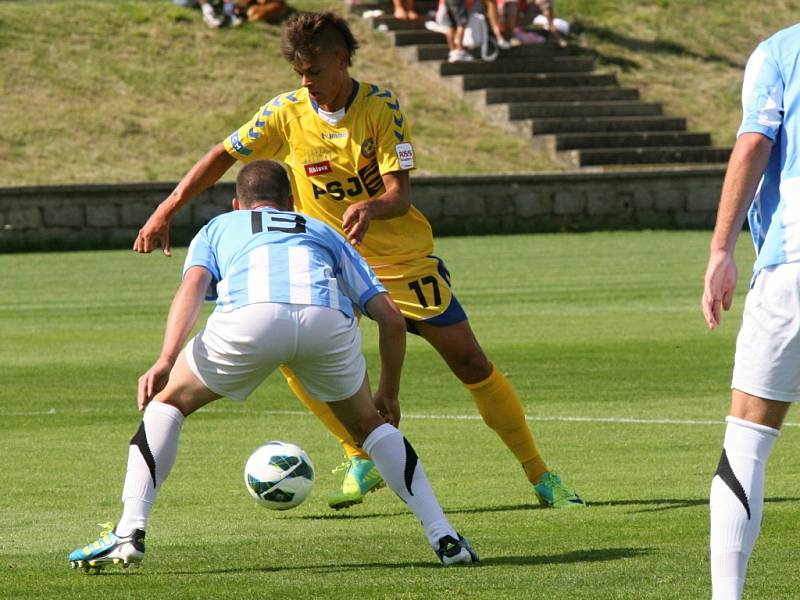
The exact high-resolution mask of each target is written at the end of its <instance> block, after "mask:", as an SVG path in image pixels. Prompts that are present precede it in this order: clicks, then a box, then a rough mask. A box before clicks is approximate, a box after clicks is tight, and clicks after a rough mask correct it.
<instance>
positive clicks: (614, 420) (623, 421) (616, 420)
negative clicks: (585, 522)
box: [0, 407, 800, 427]
mask: <svg viewBox="0 0 800 600" xmlns="http://www.w3.org/2000/svg"><path fill="white" fill-rule="evenodd" d="M200 411H201V412H207V413H212V414H213V413H220V414H239V415H254V414H256V415H258V414H261V415H281V416H292V417H310V416H312V415H311V413H310V412H307V411H303V410H236V409H230V408H215V407H214V408H208V409H201V410H200ZM117 412H119V409H114V408H106V409H101V408H71V409H68V410H61V409H55V408H51V409H50V410H32V411H4V410H0V417H40V416H57V415H67V416H69V415H78V414H108V413H117ZM480 418H481V417H480V416H479V415H429V414H414V413H411V414H404V415H403V419H413V420H420V421H478V420H480ZM526 418H527V420H528V421H534V422H536V421H551V422H552V421H555V422H561V423H611V424H620V425H691V426H694V425H723V424H724V423H725V418H724V416H723V415H720V418H719V419H717V420H697V419H639V418H635V417H581V416H552V417H526ZM783 425H784V427H800V423H791V422H787V423H784V424H783Z"/></svg>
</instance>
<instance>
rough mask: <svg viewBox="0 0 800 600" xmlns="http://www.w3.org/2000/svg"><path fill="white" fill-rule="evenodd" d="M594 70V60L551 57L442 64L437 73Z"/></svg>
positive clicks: (468, 73) (475, 73)
mask: <svg viewBox="0 0 800 600" xmlns="http://www.w3.org/2000/svg"><path fill="white" fill-rule="evenodd" d="M593 70H594V60H592V59H591V58H588V57H583V56H552V57H549V58H533V57H520V58H503V59H499V58H498V60H496V61H494V62H484V61H479V60H476V61H474V62H456V63H447V62H443V63H442V64H441V65H439V73H440V74H441V75H444V76H448V75H482V74H500V73H588V72H590V71H593Z"/></svg>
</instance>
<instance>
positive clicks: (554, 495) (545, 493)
mask: <svg viewBox="0 0 800 600" xmlns="http://www.w3.org/2000/svg"><path fill="white" fill-rule="evenodd" d="M533 491H534V492H535V493H536V497H537V498H538V499H539V503H540V504H542V505H543V506H547V507H549V508H578V507H581V506H586V502H584V501H583V500H582V499H581V497H580V496H578V494H576V493H575V490H573V489H572V488H571V487H569V486H568V485H567V484H566V483H564V482H563V481H561V477H559V476H558V475H556V474H555V473H553V472H552V471H547V472H546V473H545V474H544V475H542V480H541V481H540V482H539V483H537V484H536V485H534V486H533Z"/></svg>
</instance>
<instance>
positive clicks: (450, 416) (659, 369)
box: [0, 232, 800, 600]
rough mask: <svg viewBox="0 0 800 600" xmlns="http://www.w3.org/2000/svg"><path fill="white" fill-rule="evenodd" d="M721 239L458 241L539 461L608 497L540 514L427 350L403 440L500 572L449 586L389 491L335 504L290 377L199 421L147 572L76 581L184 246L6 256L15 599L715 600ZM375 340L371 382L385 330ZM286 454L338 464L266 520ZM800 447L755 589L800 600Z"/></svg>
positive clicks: (160, 515)
mask: <svg viewBox="0 0 800 600" xmlns="http://www.w3.org/2000/svg"><path fill="white" fill-rule="evenodd" d="M707 241H708V236H707V234H704V233H655V232H643V233H613V234H608V233H598V234H585V235H539V236H513V237H485V238H448V239H444V240H440V241H439V242H438V252H439V254H441V255H442V256H443V257H445V258H446V259H447V260H448V263H449V266H450V268H451V270H452V272H453V273H454V275H455V280H454V284H455V288H456V292H457V294H458V295H459V298H460V299H461V301H462V302H463V304H464V305H465V307H466V308H467V310H468V312H469V314H470V316H471V319H472V322H473V325H474V328H475V330H476V331H477V332H478V335H479V338H480V339H481V340H482V343H483V345H484V347H485V348H486V349H487V351H488V353H489V355H490V356H491V357H492V358H493V360H494V361H495V362H496V364H497V365H498V366H499V367H500V368H501V369H502V370H503V371H504V372H506V373H507V374H508V375H509V377H510V378H511V381H512V382H513V383H514V385H515V386H516V387H517V389H518V390H519V392H520V394H521V395H522V396H523V398H524V402H525V405H526V408H527V413H528V415H529V418H530V421H531V426H532V427H533V429H534V432H535V433H536V435H537V439H538V442H539V444H540V446H541V448H542V450H543V452H544V455H545V457H546V458H547V459H548V460H549V462H550V463H551V464H552V465H553V466H555V468H557V469H559V470H560V471H561V472H562V473H563V474H564V475H565V477H566V478H567V479H568V481H570V482H571V483H572V484H573V485H574V486H575V487H576V488H577V489H578V491H579V492H580V493H581V494H582V495H583V496H584V498H586V499H587V500H588V502H589V503H590V504H591V506H590V508H589V509H587V510H578V511H552V510H542V509H539V508H538V506H536V505H535V501H534V498H533V495H532V493H531V490H530V489H529V487H528V485H527V483H526V482H525V480H524V479H523V477H522V475H521V473H520V470H519V467H518V466H516V465H515V464H514V461H513V459H512V457H511V455H510V454H509V453H508V451H507V450H505V448H504V447H502V445H501V444H500V443H499V441H498V440H497V439H496V438H495V437H494V434H492V433H491V432H490V431H489V430H488V429H487V428H486V427H484V426H483V425H482V423H481V422H480V420H478V419H477V417H476V414H477V413H476V410H475V409H474V406H473V405H472V402H471V400H470V399H469V397H468V395H467V393H466V392H465V391H464V390H463V389H462V388H461V386H460V385H458V384H457V383H456V381H455V380H454V378H453V377H452V376H450V374H449V373H448V372H447V371H446V369H445V367H444V366H443V364H442V363H441V361H439V360H437V359H436V358H435V357H434V355H433V353H432V351H431V350H430V349H429V348H428V347H426V346H425V345H423V344H422V343H421V342H420V341H419V340H417V339H412V340H411V343H410V345H409V350H408V356H407V362H406V365H407V366H406V370H405V373H404V380H403V408H404V420H403V422H402V424H401V426H402V429H403V430H404V432H405V433H406V435H407V436H408V437H409V439H410V440H411V441H412V443H414V445H415V446H416V448H417V450H418V452H419V454H420V456H421V458H422V460H423V461H424V463H425V466H426V470H427V471H428V474H429V476H430V478H431V480H432V483H433V485H434V487H435V489H436V490H437V491H438V494H439V496H440V499H441V501H442V503H443V505H444V507H445V509H446V511H447V512H448V513H449V515H450V517H451V519H452V521H453V523H454V524H455V525H456V527H457V528H458V529H459V530H460V531H462V532H463V533H465V534H466V535H468V536H469V537H470V539H471V540H472V541H473V543H474V545H475V547H476V548H477V549H478V550H479V552H480V553H481V554H482V558H483V564H482V565H481V566H479V567H475V568H464V569H452V570H443V569H442V568H440V567H439V566H438V565H437V562H436V559H435V556H434V554H433V553H432V552H431V551H430V550H429V549H428V548H427V547H426V545H425V543H424V539H423V535H422V532H421V529H420V528H419V527H418V525H417V523H416V522H415V521H414V519H413V517H412V516H410V515H409V514H408V513H407V512H406V510H405V507H404V506H403V505H402V503H401V502H400V501H399V500H398V499H397V498H395V497H394V496H393V495H392V494H391V493H390V492H388V491H381V492H380V493H378V494H373V495H371V496H370V497H369V498H368V501H367V502H365V503H364V504H363V505H362V506H359V507H354V508H352V509H351V510H348V511H346V512H342V513H332V512H331V511H330V510H329V509H328V508H327V505H326V503H325V496H326V493H327V492H329V491H330V490H332V489H333V488H334V486H335V485H336V484H337V483H338V481H339V475H338V474H337V475H332V474H330V469H332V468H333V467H334V466H336V465H337V464H338V462H339V461H340V453H339V450H338V448H337V447H336V445H335V443H334V441H333V440H332V438H330V437H329V436H327V435H326V434H325V433H324V431H323V429H322V428H321V426H320V425H319V423H318V422H317V421H316V420H315V419H314V418H312V417H310V416H308V415H307V414H306V413H305V412H304V411H303V409H301V408H300V405H299V403H298V402H297V401H296V400H295V399H294V398H293V397H292V396H291V395H290V394H289V392H288V391H287V388H286V386H285V384H284V383H283V382H282V380H281V379H280V378H279V377H278V376H273V377H272V378H270V379H269V380H268V381H267V382H266V383H265V385H264V386H263V387H262V388H260V389H259V390H258V391H257V392H256V393H255V395H254V396H253V397H251V398H250V400H248V401H247V402H246V403H244V404H238V403H233V402H229V401H227V400H222V401H220V402H218V403H217V404H215V405H212V406H211V407H210V408H208V409H206V410H203V411H202V412H200V413H198V414H197V415H195V416H193V417H191V418H190V419H189V420H188V421H187V423H186V425H185V426H184V429H183V435H182V443H181V449H180V452H179V455H178V460H177V463H176V466H175V468H174V470H173V472H172V475H171V477H170V479H169V480H168V482H167V483H166V485H165V488H164V490H163V493H162V495H161V496H160V498H159V502H158V504H157V507H156V509H155V511H154V514H153V518H152V520H151V524H150V528H149V531H148V543H149V546H148V551H147V556H146V557H145V562H144V564H143V567H142V568H141V569H140V570H138V571H126V572H122V571H119V572H116V571H107V572H106V573H104V574H102V575H100V576H85V575H83V574H82V573H78V572H73V571H71V570H70V569H69V568H68V566H67V562H66V556H67V553H68V552H69V551H71V550H72V549H73V548H74V547H77V546H78V545H80V544H83V543H85V542H87V541H89V540H90V539H93V537H94V536H95V535H96V534H97V532H98V529H97V528H96V527H95V523H99V522H103V521H108V520H113V519H115V518H117V517H118V514H119V510H120V504H119V492H120V489H121V485H122V477H123V473H124V469H125V461H126V458H127V443H128V440H129V438H130V436H131V435H132V434H133V433H134V432H135V430H136V427H137V426H138V421H139V416H138V413H137V412H136V410H135V406H134V390H135V383H136V378H137V377H138V375H139V374H140V373H141V372H142V371H143V370H144V369H146V368H147V367H148V366H149V364H150V361H151V360H152V359H154V358H155V356H156V354H157V351H158V348H159V345H160V338H161V333H162V321H163V319H164V317H165V315H166V310H167V304H168V301H169V299H170V297H171V294H172V292H173V290H174V289H175V287H176V285H177V282H178V277H179V271H180V266H181V259H182V252H176V254H177V256H175V257H174V258H172V259H170V260H168V259H165V258H163V257H161V256H160V255H150V256H141V255H135V254H133V253H132V252H126V251H118V252H91V253H89V252H87V253H69V254H66V253H64V254H55V253H54V254H27V255H26V254H18V255H4V256H3V255H0V269H2V272H3V273H4V281H3V286H2V287H0V311H2V316H1V317H0V322H2V332H3V333H2V344H0V364H2V365H3V367H2V373H3V375H2V383H3V385H2V386H0V465H1V466H2V472H3V476H2V480H3V488H4V489H3V493H2V494H0V597H2V598H17V599H22V598H36V599H43V598H99V597H102V598H226V599H229V598H268V597H269V598H272V597H281V598H380V597H393V598H432V597H442V596H445V597H465V598H552V599H570V600H574V599H591V600H599V599H637V600H638V599H650V598H670V599H674V598H680V599H694V598H698V599H700V598H707V597H709V591H708V587H709V576H708V559H707V549H706V548H707V531H708V525H707V520H708V515H707V493H708V488H709V483H710V477H711V475H712V473H713V472H714V469H715V467H716V462H717V459H718V456H719V451H720V445H721V437H722V433H723V427H724V426H723V423H722V417H723V416H724V414H725V412H726V409H727V395H728V393H727V389H726V388H727V385H728V381H729V371H730V363H731V356H732V344H733V340H734V337H735V333H736V330H737V327H738V321H739V314H740V311H741V305H742V297H741V293H740V295H739V296H738V297H737V299H736V304H735V310H734V313H732V314H727V315H725V317H726V318H725V320H724V323H723V328H722V329H721V330H720V331H717V332H714V333H709V332H708V331H707V330H706V329H705V326H704V324H703V322H702V319H701V317H700V314H699V311H698V298H699V294H700V282H701V278H702V272H703V270H704V266H705V265H704V261H705V249H706V246H707ZM740 249H741V253H740V266H741V267H742V272H743V273H745V279H746V272H747V271H748V270H749V265H750V262H751V259H752V252H751V251H750V249H749V247H748V243H747V241H746V240H742V243H740ZM362 327H363V329H364V332H365V349H366V352H367V355H368V360H369V361H370V362H371V364H372V365H374V364H375V362H376V360H375V359H376V352H375V346H376V344H375V329H374V327H372V326H371V324H369V323H364V324H363V325H362ZM794 418H795V421H796V419H797V417H794ZM790 420H792V417H791V415H790ZM276 438H277V439H286V440H290V441H293V442H296V443H298V444H300V445H301V446H303V447H304V448H306V449H307V450H308V452H309V453H310V454H311V456H312V458H313V459H314V460H315V462H316V465H317V470H318V481H317V484H316V488H315V490H314V492H313V493H312V496H311V497H310V499H309V500H308V501H307V502H306V503H305V504H304V505H302V506H300V507H299V508H297V509H295V510H292V511H289V512H287V513H274V512H270V511H267V510H265V509H262V508H260V507H258V506H257V505H256V504H255V503H254V502H253V501H252V499H251V498H250V497H249V496H248V495H247V493H246V492H245V489H244V486H243V483H242V474H241V470H242V466H243V464H244V461H245V459H246V458H247V456H248V455H249V453H250V452H251V450H252V449H253V448H255V447H256V446H257V445H259V444H260V443H262V442H264V441H267V440H269V439H276ZM798 444H800V431H798V428H797V423H796V422H793V423H792V424H790V425H789V426H787V427H786V428H785V430H784V433H783V435H782V438H781V441H780V443H779V444H778V446H777V448H776V450H775V452H774V454H773V458H772V461H771V463H770V467H769V471H768V490H767V496H768V499H767V503H766V507H765V523H764V529H763V533H762V537H761V540H760V541H759V544H758V546H757V548H756V552H755V557H754V561H753V562H752V565H751V571H750V574H749V579H748V587H747V589H748V592H749V597H751V598H770V599H789V598H796V597H797V590H798V586H799V585H800V582H799V581H798V575H797V570H796V566H797V561H796V559H797V556H798V554H800V541H799V540H800V537H799V536H798V535H797V533H798V524H797V520H796V515H797V511H798V502H800V494H798V490H797V481H798V475H800V464H799V463H798V461H797V452H796V450H797V447H798Z"/></svg>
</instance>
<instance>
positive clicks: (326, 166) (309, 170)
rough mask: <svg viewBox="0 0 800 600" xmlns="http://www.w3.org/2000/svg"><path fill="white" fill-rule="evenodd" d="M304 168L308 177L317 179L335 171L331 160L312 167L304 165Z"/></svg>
mask: <svg viewBox="0 0 800 600" xmlns="http://www.w3.org/2000/svg"><path fill="white" fill-rule="evenodd" d="M303 168H304V169H305V170H306V177H315V176H317V175H324V174H325V173H330V172H331V171H333V168H332V167H331V162H330V161H329V160H325V161H323V162H318V163H313V164H310V165H303Z"/></svg>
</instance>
